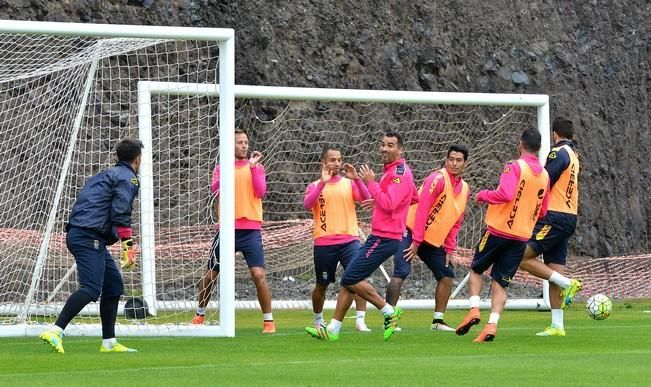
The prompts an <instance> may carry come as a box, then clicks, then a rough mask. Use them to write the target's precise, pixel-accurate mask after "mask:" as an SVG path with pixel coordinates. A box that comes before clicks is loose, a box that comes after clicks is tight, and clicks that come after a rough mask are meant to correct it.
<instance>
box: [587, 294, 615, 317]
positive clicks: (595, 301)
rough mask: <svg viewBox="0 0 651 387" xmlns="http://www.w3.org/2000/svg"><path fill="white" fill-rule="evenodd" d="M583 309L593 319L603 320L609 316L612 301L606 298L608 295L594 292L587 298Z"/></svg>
mask: <svg viewBox="0 0 651 387" xmlns="http://www.w3.org/2000/svg"><path fill="white" fill-rule="evenodd" d="M585 309H586V311H587V312H588V315H590V317H592V318H593V319H595V320H605V319H607V318H608V316H610V312H611V311H612V310H613V302H612V301H611V300H610V298H608V296H604V295H603V294H595V295H593V296H592V297H590V298H588V302H587V303H586V305H585Z"/></svg>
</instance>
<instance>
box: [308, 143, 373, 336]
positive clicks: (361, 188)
mask: <svg viewBox="0 0 651 387" xmlns="http://www.w3.org/2000/svg"><path fill="white" fill-rule="evenodd" d="M321 163H322V164H321V179H319V180H317V181H315V182H314V183H312V184H310V185H308V186H307V191H306V193H305V199H304V202H303V204H304V206H305V208H306V209H307V210H310V211H312V214H313V216H314V230H313V232H312V235H313V236H314V271H315V273H316V285H315V286H314V290H313V291H312V310H313V312H314V326H315V327H319V326H321V325H323V324H324V323H325V322H324V320H323V304H324V302H325V297H326V290H327V289H328V285H329V284H331V283H333V282H335V273H336V271H337V264H338V263H341V265H342V266H343V267H344V269H346V268H347V267H348V265H349V264H350V262H351V261H352V260H353V258H355V256H356V255H357V251H358V250H359V247H360V245H359V237H358V230H357V213H356V211H355V202H356V201H357V202H361V201H363V200H367V199H369V198H370V197H371V195H370V194H369V193H368V189H367V188H366V186H365V185H364V183H363V182H362V180H361V179H360V178H359V176H358V175H357V172H356V171H355V168H353V166H352V165H350V164H344V165H343V169H344V173H345V177H342V176H340V175H339V172H340V169H341V167H342V157H341V152H340V151H339V150H338V149H336V148H334V147H332V146H326V147H324V148H323V152H322V154H321ZM355 307H356V309H357V313H356V321H355V329H357V330H358V331H360V332H368V331H370V329H368V327H367V326H366V322H365V321H364V318H365V316H366V300H364V299H363V298H361V297H355Z"/></svg>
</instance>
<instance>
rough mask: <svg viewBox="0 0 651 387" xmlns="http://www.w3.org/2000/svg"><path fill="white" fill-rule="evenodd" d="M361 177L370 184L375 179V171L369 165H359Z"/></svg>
mask: <svg viewBox="0 0 651 387" xmlns="http://www.w3.org/2000/svg"><path fill="white" fill-rule="evenodd" d="M359 177H361V178H362V180H363V181H364V183H366V184H368V183H370V182H371V181H375V172H373V170H372V169H371V168H369V166H368V165H366V164H362V166H361V167H359Z"/></svg>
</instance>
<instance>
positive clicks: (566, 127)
mask: <svg viewBox="0 0 651 387" xmlns="http://www.w3.org/2000/svg"><path fill="white" fill-rule="evenodd" d="M552 132H556V134H558V135H559V136H561V137H563V138H567V139H568V140H571V139H572V138H574V125H573V124H572V121H570V120H568V119H567V118H565V117H558V118H556V119H555V120H554V123H553V124H552Z"/></svg>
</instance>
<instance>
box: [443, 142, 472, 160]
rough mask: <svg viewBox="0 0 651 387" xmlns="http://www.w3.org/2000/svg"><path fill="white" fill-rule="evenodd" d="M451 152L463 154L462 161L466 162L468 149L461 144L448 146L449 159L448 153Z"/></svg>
mask: <svg viewBox="0 0 651 387" xmlns="http://www.w3.org/2000/svg"><path fill="white" fill-rule="evenodd" d="M452 152H459V153H462V154H463V161H466V160H468V147H467V146H465V145H463V144H454V145H450V149H448V155H447V157H450V153H452Z"/></svg>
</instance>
